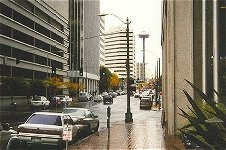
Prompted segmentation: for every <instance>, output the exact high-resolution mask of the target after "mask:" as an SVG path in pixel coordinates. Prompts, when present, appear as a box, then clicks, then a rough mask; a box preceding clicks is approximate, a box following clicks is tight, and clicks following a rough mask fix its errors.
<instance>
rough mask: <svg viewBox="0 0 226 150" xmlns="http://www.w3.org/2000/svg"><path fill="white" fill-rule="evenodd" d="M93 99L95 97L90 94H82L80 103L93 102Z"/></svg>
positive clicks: (80, 94)
mask: <svg viewBox="0 0 226 150" xmlns="http://www.w3.org/2000/svg"><path fill="white" fill-rule="evenodd" d="M92 99H93V96H92V95H91V94H90V93H87V92H81V93H79V101H81V102H82V101H91V100H92Z"/></svg>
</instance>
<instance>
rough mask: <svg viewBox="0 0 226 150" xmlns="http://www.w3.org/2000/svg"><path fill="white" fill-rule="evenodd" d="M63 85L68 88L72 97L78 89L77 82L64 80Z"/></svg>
mask: <svg viewBox="0 0 226 150" xmlns="http://www.w3.org/2000/svg"><path fill="white" fill-rule="evenodd" d="M64 85H65V86H66V88H67V89H68V92H69V95H70V96H73V97H74V96H75V95H76V93H77V92H78V90H79V84H78V83H71V82H69V81H68V82H65V83H64Z"/></svg>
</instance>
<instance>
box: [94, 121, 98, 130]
mask: <svg viewBox="0 0 226 150" xmlns="http://www.w3.org/2000/svg"><path fill="white" fill-rule="evenodd" d="M98 128H99V121H98V124H97V127H96V128H94V130H93V131H94V132H97V131H98Z"/></svg>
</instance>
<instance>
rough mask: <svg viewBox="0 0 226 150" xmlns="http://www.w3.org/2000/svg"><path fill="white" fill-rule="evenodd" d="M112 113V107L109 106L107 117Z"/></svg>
mask: <svg viewBox="0 0 226 150" xmlns="http://www.w3.org/2000/svg"><path fill="white" fill-rule="evenodd" d="M110 115H111V107H110V106H108V108H107V117H108V118H110Z"/></svg>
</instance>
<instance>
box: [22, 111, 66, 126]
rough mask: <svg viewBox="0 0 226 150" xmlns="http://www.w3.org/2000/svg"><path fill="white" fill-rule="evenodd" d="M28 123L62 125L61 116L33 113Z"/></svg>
mask: <svg viewBox="0 0 226 150" xmlns="http://www.w3.org/2000/svg"><path fill="white" fill-rule="evenodd" d="M26 123H31V124H45V125H57V126H62V122H61V116H57V115H44V114H33V115H32V116H31V117H30V118H29V120H27V122H26Z"/></svg>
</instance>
